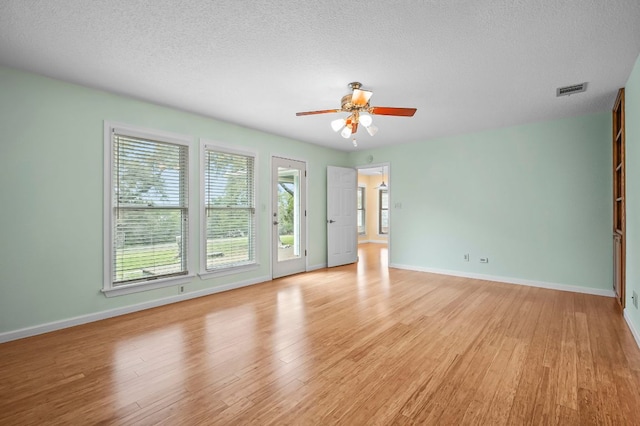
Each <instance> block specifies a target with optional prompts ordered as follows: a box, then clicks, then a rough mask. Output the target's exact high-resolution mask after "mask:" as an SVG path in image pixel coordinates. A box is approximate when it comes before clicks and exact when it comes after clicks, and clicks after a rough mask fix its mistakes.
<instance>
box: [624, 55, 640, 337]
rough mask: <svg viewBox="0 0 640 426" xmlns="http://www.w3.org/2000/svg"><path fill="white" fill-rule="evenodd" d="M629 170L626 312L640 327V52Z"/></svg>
mask: <svg viewBox="0 0 640 426" xmlns="http://www.w3.org/2000/svg"><path fill="white" fill-rule="evenodd" d="M624 92H625V130H626V170H627V181H626V184H627V191H626V201H627V212H626V213H627V271H626V272H627V274H626V278H627V280H626V283H627V294H626V303H625V305H626V308H625V313H626V314H627V318H629V320H630V321H631V323H632V324H633V326H634V328H635V329H636V330H638V331H640V312H638V309H636V308H635V307H634V306H633V303H631V295H632V294H633V292H634V291H635V292H637V293H638V294H640V56H638V59H637V60H636V65H635V67H634V68H633V71H632V72H631V76H630V77H629V81H627V85H626V87H625V90H624Z"/></svg>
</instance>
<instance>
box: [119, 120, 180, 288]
mask: <svg viewBox="0 0 640 426" xmlns="http://www.w3.org/2000/svg"><path fill="white" fill-rule="evenodd" d="M112 138H113V141H112V156H113V157H112V162H111V164H112V173H111V179H112V183H111V187H112V193H111V195H112V207H113V212H112V214H113V216H112V262H113V265H112V285H113V287H117V286H119V285H125V284H127V285H128V284H134V283H140V282H148V281H151V280H155V279H158V278H166V277H172V276H179V275H186V274H187V247H188V243H189V242H188V241H187V238H188V227H189V222H188V217H189V215H188V205H189V201H188V200H189V193H188V192H189V191H188V164H189V159H188V146H186V145H181V144H175V143H168V142H161V141H156V140H151V139H145V138H141V137H136V136H131V135H127V134H125V133H121V132H119V131H117V130H113V133H112Z"/></svg>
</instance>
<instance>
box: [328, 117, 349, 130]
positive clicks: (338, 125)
mask: <svg viewBox="0 0 640 426" xmlns="http://www.w3.org/2000/svg"><path fill="white" fill-rule="evenodd" d="M345 124H346V120H345V119H344V118H338V119H337V120H333V121H332V122H331V128H332V129H333V131H334V132H339V131H340V129H342V128H343V127H344V125H345Z"/></svg>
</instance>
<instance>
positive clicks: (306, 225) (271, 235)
mask: <svg viewBox="0 0 640 426" xmlns="http://www.w3.org/2000/svg"><path fill="white" fill-rule="evenodd" d="M274 158H281V159H284V160H292V161H298V162H300V163H304V164H305V171H306V176H305V179H304V184H303V186H304V192H305V197H304V206H302V207H303V208H304V211H305V213H306V214H305V216H304V219H303V220H304V243H305V245H304V247H301V248H300V249H301V250H305V251H306V252H307V255H306V256H304V271H302V272H307V271H309V256H308V249H309V162H308V161H307V160H306V159H303V158H297V157H293V156H291V155H286V154H278V153H271V155H270V157H269V205H270V207H269V217H268V221H269V228H271V232H270V233H269V276H270V277H271V279H272V280H274V279H276V278H274V277H273V264H274V260H275V259H276V258H277V253H274V251H273V241H274V238H275V236H274V232H275V231H274V228H275V226H274V225H273V213H274V211H273V197H274V194H273V191H274V185H273V163H274Z"/></svg>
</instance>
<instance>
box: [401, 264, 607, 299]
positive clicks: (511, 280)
mask: <svg viewBox="0 0 640 426" xmlns="http://www.w3.org/2000/svg"><path fill="white" fill-rule="evenodd" d="M389 266H390V267H391V268H398V269H407V270H410V271H418V272H429V273H432V274H440V275H451V276H454V277H463V278H473V279H476V280H485V281H495V282H499V283H506V284H517V285H526V286H529V287H540V288H548V289H550V290H561V291H571V292H574V293H585V294H593V295H596V296H607V297H615V293H614V292H613V290H603V289H600V288H589V287H580V286H577V285H569V284H558V283H549V282H545V281H534V280H523V279H520V278H511V277H501V276H494V275H485V274H474V273H470V272H460V271H451V270H447V269H436V268H423V267H419V266H410V265H398V264H390V265H389Z"/></svg>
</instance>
